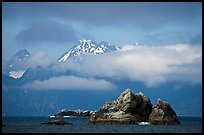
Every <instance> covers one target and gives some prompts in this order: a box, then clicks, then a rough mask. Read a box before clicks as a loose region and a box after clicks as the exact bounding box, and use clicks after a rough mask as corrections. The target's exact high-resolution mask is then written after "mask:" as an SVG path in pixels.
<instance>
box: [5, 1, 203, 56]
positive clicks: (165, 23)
mask: <svg viewBox="0 0 204 135" xmlns="http://www.w3.org/2000/svg"><path fill="white" fill-rule="evenodd" d="M201 6H202V3H201V2H200V3H198V2H197V3H192V2H191V3H185V2H182V3H178V2H175V3H172V2H171V3H169V2H165V3H164V2H163V3H158V2H154V3H151V2H145V3H142V2H133V3H131V2H128V3H124V2H123V3H122V2H118V3H116V2H112V3H111V2H102V3H101V2H85V3H83V2H77V3H74V2H65V3H64V2H63V3H62V2H59V3H57V2H54V3H52V2H49V3H48V2H45V3H43V2H39V3H31V2H27V3H26V2H18V3H11V2H8V3H7V2H4V3H3V4H2V8H3V9H2V12H3V13H2V14H3V16H2V27H3V30H2V38H3V41H2V48H3V60H8V59H10V58H11V56H12V55H14V54H15V53H16V52H17V51H18V50H20V49H27V50H28V51H29V52H30V53H31V54H32V53H34V52H36V51H43V52H45V53H46V54H48V55H49V56H51V57H52V58H54V59H58V58H59V57H60V56H61V55H62V54H63V53H65V52H66V51H68V50H69V49H70V48H71V47H72V46H74V45H75V43H76V42H77V41H78V40H80V39H82V38H87V39H92V40H94V41H96V42H99V41H101V40H105V41H107V42H109V43H111V44H113V45H117V46H123V45H124V44H130V43H135V42H139V43H141V44H144V45H148V46H158V45H171V44H180V43H191V44H201V42H202V39H201V37H202V8H201Z"/></svg>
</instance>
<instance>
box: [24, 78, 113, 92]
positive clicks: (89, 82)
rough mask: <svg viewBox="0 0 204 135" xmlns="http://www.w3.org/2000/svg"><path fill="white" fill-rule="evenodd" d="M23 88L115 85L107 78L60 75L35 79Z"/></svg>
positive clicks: (74, 87) (106, 86)
mask: <svg viewBox="0 0 204 135" xmlns="http://www.w3.org/2000/svg"><path fill="white" fill-rule="evenodd" d="M23 88H24V89H32V90H111V89H114V88H115V86H114V85H113V84H111V83H110V82H108V81H105V80H97V79H87V78H81V77H76V76H60V77H52V78H50V79H48V80H45V81H34V82H33V83H29V84H26V85H24V86H23Z"/></svg>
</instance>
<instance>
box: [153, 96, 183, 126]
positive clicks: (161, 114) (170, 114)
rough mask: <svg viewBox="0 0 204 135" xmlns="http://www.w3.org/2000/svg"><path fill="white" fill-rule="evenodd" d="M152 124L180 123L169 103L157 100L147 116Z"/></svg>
mask: <svg viewBox="0 0 204 135" xmlns="http://www.w3.org/2000/svg"><path fill="white" fill-rule="evenodd" d="M149 121H150V122H151V123H152V124H161V125H178V124H180V121H179V119H178V117H177V116H176V113H175V112H174V110H173V109H172V107H171V106H170V104H169V103H167V102H164V101H161V100H160V99H158V100H157V102H156V104H155V106H154V107H153V109H152V112H151V114H150V116H149Z"/></svg>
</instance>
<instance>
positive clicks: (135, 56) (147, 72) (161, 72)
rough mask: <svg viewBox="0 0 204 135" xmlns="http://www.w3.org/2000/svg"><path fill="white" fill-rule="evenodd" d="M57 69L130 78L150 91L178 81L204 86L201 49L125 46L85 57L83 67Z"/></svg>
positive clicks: (190, 46) (59, 68) (177, 45)
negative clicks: (160, 85) (151, 88)
mask: <svg viewBox="0 0 204 135" xmlns="http://www.w3.org/2000/svg"><path fill="white" fill-rule="evenodd" d="M53 68H54V69H58V70H60V71H65V70H73V71H75V72H78V73H80V74H81V75H85V76H86V75H88V76H93V77H96V76H97V77H110V78H115V79H120V78H127V79H130V80H132V81H139V82H143V83H145V84H146V85H147V86H148V87H152V86H155V85H159V84H161V83H164V82H170V81H176V82H178V81H179V82H187V83H193V84H196V83H202V46H200V45H199V46H192V45H188V44H176V45H168V46H154V47H153V46H133V45H124V46H123V47H122V49H121V50H120V51H116V52H113V53H107V54H103V55H96V56H94V57H93V56H86V57H85V58H84V61H82V63H80V64H78V63H72V62H71V61H69V62H66V63H61V64H59V65H57V66H56V67H53Z"/></svg>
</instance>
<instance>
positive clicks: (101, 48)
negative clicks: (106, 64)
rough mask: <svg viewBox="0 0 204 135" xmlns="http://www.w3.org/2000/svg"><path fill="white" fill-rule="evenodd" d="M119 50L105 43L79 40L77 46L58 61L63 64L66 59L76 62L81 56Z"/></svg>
mask: <svg viewBox="0 0 204 135" xmlns="http://www.w3.org/2000/svg"><path fill="white" fill-rule="evenodd" d="M118 49H120V48H119V47H116V46H113V45H110V44H108V43H107V42H105V41H101V42H100V43H95V42H93V41H92V40H86V39H83V40H79V41H78V42H77V44H76V45H75V46H74V47H73V48H71V49H70V50H69V51H68V52H66V53H64V54H63V55H62V56H61V57H60V58H59V59H58V61H59V62H65V61H67V60H68V59H72V60H74V61H78V60H80V59H81V56H83V55H97V54H103V53H107V52H112V51H115V50H118Z"/></svg>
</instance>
